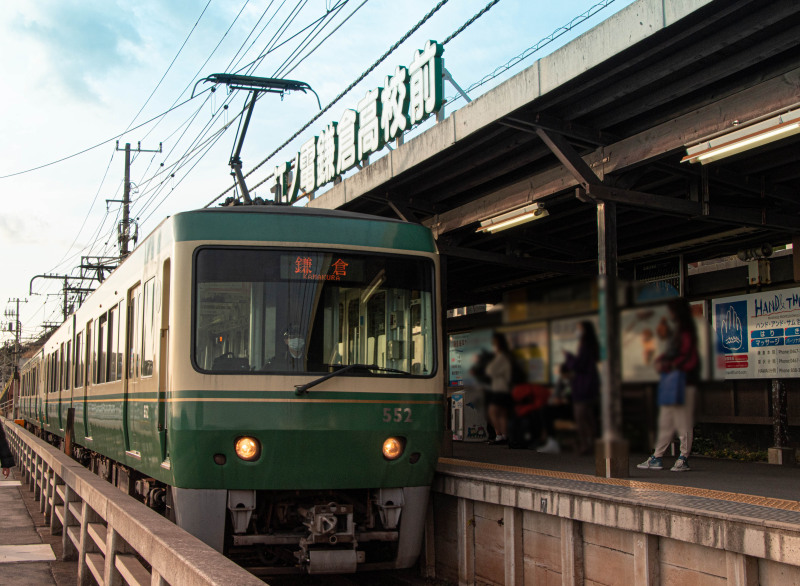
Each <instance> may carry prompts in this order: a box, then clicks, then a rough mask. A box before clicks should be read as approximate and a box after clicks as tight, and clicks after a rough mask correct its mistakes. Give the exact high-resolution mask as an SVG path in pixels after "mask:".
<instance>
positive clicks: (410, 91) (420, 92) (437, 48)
mask: <svg viewBox="0 0 800 586" xmlns="http://www.w3.org/2000/svg"><path fill="white" fill-rule="evenodd" d="M443 53H444V47H443V46H442V45H441V44H439V43H437V42H436V41H428V42H427V43H426V44H425V47H424V48H423V49H422V50H416V51H414V57H413V60H412V62H411V64H410V65H409V66H408V67H402V66H399V67H397V68H396V69H395V71H394V75H387V76H386V77H385V78H384V82H383V87H378V88H375V89H373V90H370V91H368V92H367V94H366V96H364V98H363V99H362V100H361V101H359V102H358V104H356V108H355V109H349V108H348V109H346V110H345V111H344V112H342V115H341V116H340V117H339V120H338V121H335V122H330V123H329V124H328V125H327V126H325V128H323V129H322V130H320V132H319V134H318V135H317V136H314V137H313V138H311V139H309V140H308V141H306V142H305V143H303V145H302V146H301V147H300V150H299V151H298V152H297V154H296V155H295V156H294V159H293V160H291V161H287V162H286V163H283V164H281V165H278V166H277V167H275V173H274V184H273V186H272V189H273V192H275V193H279V194H281V198H280V200H281V201H286V202H288V203H293V202H295V201H296V200H297V199H299V198H300V197H302V196H305V195H307V194H310V193H313V192H314V191H315V190H316V189H318V188H320V187H322V186H323V185H325V184H327V183H330V182H331V181H333V180H334V178H335V177H337V176H339V175H341V174H342V173H344V172H345V171H347V170H349V169H352V168H353V167H355V166H356V165H357V164H358V163H359V162H361V161H364V160H366V159H367V158H368V157H369V155H370V154H372V153H374V152H377V151H379V150H380V149H382V148H383V146H384V145H385V144H386V143H387V142H390V141H392V140H394V139H396V138H397V137H399V136H401V135H402V134H403V132H405V131H406V130H409V129H411V128H413V127H414V126H415V125H417V124H420V123H421V122H423V121H424V120H426V119H427V118H428V117H429V116H431V115H433V114H436V113H438V112H439V110H440V109H441V108H442V103H443V101H444V78H443V77H442V72H443V69H444V59H443V58H442V54H443ZM276 200H277V198H276Z"/></svg>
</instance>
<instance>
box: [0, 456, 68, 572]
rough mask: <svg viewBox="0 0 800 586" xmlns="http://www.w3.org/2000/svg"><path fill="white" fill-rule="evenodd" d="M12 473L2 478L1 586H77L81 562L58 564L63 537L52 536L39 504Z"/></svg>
mask: <svg viewBox="0 0 800 586" xmlns="http://www.w3.org/2000/svg"><path fill="white" fill-rule="evenodd" d="M11 470H12V472H11V475H10V476H9V478H8V479H7V480H6V479H3V478H2V476H0V585H6V584H8V585H12V584H13V585H14V586H43V585H48V584H53V585H56V586H60V585H62V584H74V583H75V576H76V572H77V562H61V561H57V560H58V559H59V558H60V553H61V536H55V537H53V536H51V535H50V529H49V526H46V525H45V523H44V516H43V515H41V514H40V513H38V504H39V503H34V500H33V493H32V492H31V491H30V490H29V489H28V487H27V486H23V485H22V484H21V483H20V481H19V479H18V477H17V476H16V473H17V472H18V469H17V468H12V469H11ZM37 517H38V518H37Z"/></svg>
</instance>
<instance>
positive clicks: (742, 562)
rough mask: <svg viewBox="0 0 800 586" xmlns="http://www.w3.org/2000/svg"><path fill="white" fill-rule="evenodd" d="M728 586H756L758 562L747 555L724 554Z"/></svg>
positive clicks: (727, 552) (730, 552) (728, 552)
mask: <svg viewBox="0 0 800 586" xmlns="http://www.w3.org/2000/svg"><path fill="white" fill-rule="evenodd" d="M725 557H726V562H727V566H728V584H729V585H730V586H758V560H757V559H756V558H754V557H751V556H749V555H744V554H741V553H735V552H732V551H726V552H725Z"/></svg>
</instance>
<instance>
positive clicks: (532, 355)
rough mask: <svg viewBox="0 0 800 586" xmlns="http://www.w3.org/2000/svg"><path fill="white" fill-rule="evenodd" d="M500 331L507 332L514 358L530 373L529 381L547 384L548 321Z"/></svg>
mask: <svg viewBox="0 0 800 586" xmlns="http://www.w3.org/2000/svg"><path fill="white" fill-rule="evenodd" d="M500 332H501V333H503V334H505V336H506V339H507V340H508V346H509V348H511V352H512V353H513V354H514V358H515V359H516V361H517V363H518V364H519V365H520V366H522V368H523V369H524V370H525V372H526V373H527V374H528V382H531V383H543V384H547V383H548V382H549V381H548V364H549V362H548V356H547V354H548V353H547V346H548V345H547V323H545V322H541V323H536V324H527V325H524V326H519V327H515V328H513V329H502V330H500Z"/></svg>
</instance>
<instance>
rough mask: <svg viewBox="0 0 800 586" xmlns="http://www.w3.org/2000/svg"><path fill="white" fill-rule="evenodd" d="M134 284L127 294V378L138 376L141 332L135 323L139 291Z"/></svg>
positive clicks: (137, 286)
mask: <svg viewBox="0 0 800 586" xmlns="http://www.w3.org/2000/svg"><path fill="white" fill-rule="evenodd" d="M140 289H141V287H140V286H139V285H136V286H135V287H134V288H133V289H131V290H130V292H129V294H128V342H127V345H128V378H138V376H139V339H140V337H141V334H140V332H139V328H138V327H137V325H138V324H139V323H140V321H139V300H140V297H139V291H140Z"/></svg>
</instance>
